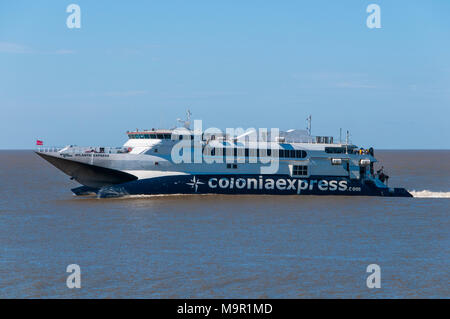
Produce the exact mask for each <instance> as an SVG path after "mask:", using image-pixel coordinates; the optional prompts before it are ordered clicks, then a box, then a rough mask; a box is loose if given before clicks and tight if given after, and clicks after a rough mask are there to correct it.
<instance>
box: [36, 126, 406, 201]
mask: <svg viewBox="0 0 450 319" xmlns="http://www.w3.org/2000/svg"><path fill="white" fill-rule="evenodd" d="M183 124H184V125H183V127H181V128H175V129H168V130H162V129H151V130H136V131H128V132H127V135H128V140H127V142H126V143H125V144H124V145H123V146H122V147H114V148H111V147H77V146H72V145H71V146H66V147H64V148H60V149H56V148H40V149H38V150H37V151H36V153H37V154H38V155H39V156H41V157H42V158H44V159H45V160H47V161H48V162H50V163H51V164H53V165H54V166H56V167H57V168H59V169H60V170H61V171H63V172H64V173H66V174H67V175H69V176H70V178H71V179H74V180H76V181H77V182H79V183H80V184H81V185H82V186H80V187H78V188H74V189H72V191H73V192H74V194H76V195H85V194H89V193H96V194H97V195H98V196H99V197H116V196H124V195H140V194H150V195H151V194H273V195H294V194H295V195H366V196H401V197H412V196H411V194H409V193H408V192H407V191H406V190H405V189H403V188H390V187H388V186H387V185H386V184H387V179H388V177H387V175H385V174H384V172H382V171H381V170H378V171H377V172H376V171H375V166H374V165H375V163H376V162H377V160H376V159H375V157H374V150H373V149H372V148H369V149H363V148H359V147H357V146H356V145H353V144H351V143H349V142H348V138H347V139H346V141H345V142H342V141H339V142H335V141H334V138H333V137H331V136H313V135H311V132H310V125H309V127H308V129H307V130H289V131H286V132H277V134H273V132H263V134H260V133H261V132H256V131H255V130H247V131H245V132H244V133H243V134H240V135H229V134H226V133H221V132H207V130H205V131H198V130H195V129H194V130H191V129H190V121H189V119H188V120H186V121H183ZM255 136H256V137H257V138H255ZM252 137H253V138H252Z"/></svg>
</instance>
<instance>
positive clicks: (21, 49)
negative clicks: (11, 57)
mask: <svg viewBox="0 0 450 319" xmlns="http://www.w3.org/2000/svg"><path fill="white" fill-rule="evenodd" d="M0 52H1V53H18V54H23V53H31V52H32V50H31V49H30V48H29V47H27V46H24V45H21V44H17V43H12V42H0Z"/></svg>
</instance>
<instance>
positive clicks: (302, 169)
mask: <svg viewBox="0 0 450 319" xmlns="http://www.w3.org/2000/svg"><path fill="white" fill-rule="evenodd" d="M292 175H294V176H307V175H308V166H305V165H294V166H293V167H292Z"/></svg>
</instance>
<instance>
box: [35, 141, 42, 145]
mask: <svg viewBox="0 0 450 319" xmlns="http://www.w3.org/2000/svg"><path fill="white" fill-rule="evenodd" d="M36 145H44V142H43V141H41V140H36Z"/></svg>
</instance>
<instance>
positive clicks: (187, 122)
mask: <svg viewBox="0 0 450 319" xmlns="http://www.w3.org/2000/svg"><path fill="white" fill-rule="evenodd" d="M191 115H192V113H191V111H190V110H189V109H187V111H186V120H184V121H183V120H182V119H179V118H178V119H177V122H180V123H182V124H183V126H184V128H186V129H188V130H189V129H190V127H191Z"/></svg>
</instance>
